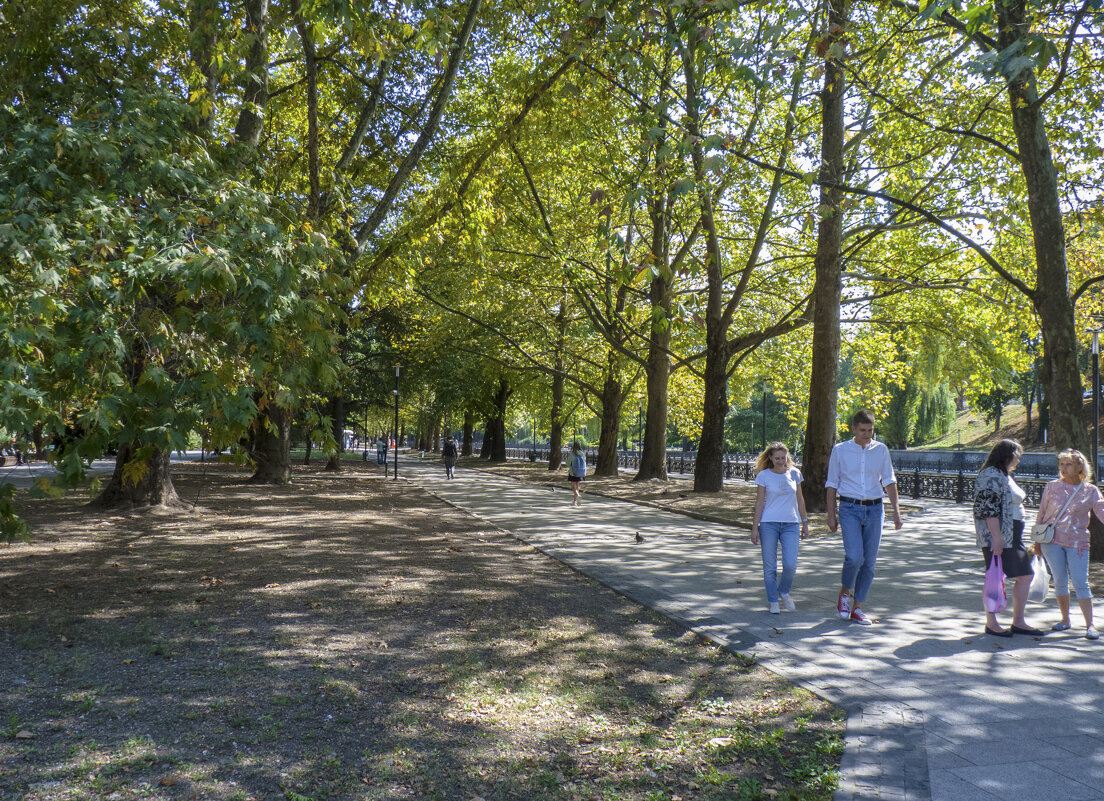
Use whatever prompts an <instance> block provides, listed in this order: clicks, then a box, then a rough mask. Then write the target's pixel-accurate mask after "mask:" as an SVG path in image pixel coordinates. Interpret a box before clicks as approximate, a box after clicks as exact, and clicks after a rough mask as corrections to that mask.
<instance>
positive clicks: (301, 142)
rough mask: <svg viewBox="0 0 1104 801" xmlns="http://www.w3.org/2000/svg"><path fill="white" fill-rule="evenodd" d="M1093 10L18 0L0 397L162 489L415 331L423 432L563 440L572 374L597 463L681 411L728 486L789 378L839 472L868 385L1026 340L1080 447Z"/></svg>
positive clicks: (981, 377)
mask: <svg viewBox="0 0 1104 801" xmlns="http://www.w3.org/2000/svg"><path fill="white" fill-rule="evenodd" d="M1102 25H1104V16H1102V14H1101V8H1100V3H1099V2H1096V1H1095V0H1088V1H1087V2H1085V3H1083V4H1080V5H1073V6H1068V7H1067V6H1060V5H1057V6H1056V5H1054V4H1047V3H1041V2H1036V0H992V2H983V3H974V2H962V1H961V0H949V1H946V2H945V1H944V0H936V2H922V3H920V4H919V5H918V6H912V5H910V4H907V3H891V4H885V3H878V4H873V3H861V2H854V1H853V0H824V2H821V3H817V4H813V5H812V6H809V5H803V4H793V3H787V2H751V3H749V2H738V1H737V0H700V1H693V2H692V1H691V0H668V1H665V2H645V1H644V0H584V2H574V1H573V2H562V3H561V2H551V3H548V2H542V3H535V2H531V1H530V0H510V2H506V3H495V4H486V3H482V2H480V1H479V0H465V2H429V0H400V1H399V2H394V3H371V4H361V3H346V2H330V1H328V0H325V1H322V2H314V1H313V0H240V1H239V0H174V1H173V2H139V1H138V0H101V1H100V2H92V3H76V2H62V3H49V4H39V3H30V2H12V3H8V4H6V5H5V6H4V10H3V16H2V17H0V30H2V31H3V33H4V35H5V39H6V41H8V42H10V46H9V47H8V48H7V49H6V50H5V51H4V52H3V53H0V86H2V88H3V94H2V104H3V105H2V108H0V143H2V159H3V169H2V170H0V264H2V270H0V312H2V314H3V317H4V320H5V326H4V330H3V334H2V336H0V365H2V368H3V369H2V373H0V393H2V403H0V430H2V432H3V433H4V434H5V435H6V436H9V437H15V438H16V439H17V440H19V441H26V442H29V441H30V440H32V439H37V440H38V441H40V442H41V441H49V442H53V443H54V444H56V445H58V447H56V448H55V449H54V450H53V451H52V452H53V454H54V457H53V458H55V460H56V461H57V463H58V465H59V468H61V470H62V478H61V483H63V484H70V485H71V484H75V483H76V482H78V481H79V480H80V478H81V476H82V474H83V470H84V469H85V467H86V466H87V463H88V460H89V459H90V458H92V457H94V456H98V455H99V454H101V453H102V452H104V451H105V450H106V449H116V448H117V449H118V451H119V454H120V456H119V459H118V464H117V470H116V474H115V476H114V477H113V479H112V481H111V482H109V485H108V487H107V488H106V489H104V490H103V491H102V493H101V495H100V501H101V502H103V503H113V502H120V501H126V502H154V503H158V502H165V501H168V500H171V498H172V492H171V480H170V478H169V475H170V474H169V467H168V453H169V451H170V450H171V449H173V448H178V447H181V446H183V444H185V443H186V442H188V441H189V438H190V437H192V436H193V435H194V434H196V433H198V434H200V435H201V436H202V437H203V438H204V439H205V440H206V441H207V442H210V443H212V444H215V445H218V446H231V445H235V444H236V443H239V442H242V441H248V442H249V443H252V444H251V445H250V446H249V447H248V448H246V452H247V453H248V454H249V455H251V456H252V458H255V459H257V460H259V461H260V462H265V461H266V460H271V459H272V458H274V457H273V456H272V453H273V451H272V448H275V449H276V451H281V450H282V451H285V452H286V450H287V447H288V439H287V432H288V431H289V430H290V428H289V426H290V421H291V419H293V418H294V417H296V416H298V417H304V416H306V417H310V418H311V420H312V421H313V422H311V423H310V424H309V425H308V429H309V430H310V431H313V432H315V433H317V432H320V431H323V430H326V431H332V433H333V436H327V437H323V440H325V442H324V446H325V448H326V449H327V450H328V451H329V452H330V453H334V452H335V451H336V450H337V449H339V448H340V447H341V444H342V436H341V432H342V430H343V429H344V428H346V427H347V426H348V425H349V422H350V420H352V421H354V422H355V420H356V419H357V414H355V413H354V412H353V409H354V407H355V408H359V409H361V410H362V411H363V412H364V414H365V416H367V414H368V412H369V411H370V410H372V409H381V408H382V407H383V406H384V405H385V404H387V403H389V402H390V400H391V396H390V390H389V389H381V388H386V387H389V383H388V382H389V381H390V378H389V376H390V375H391V372H390V371H391V365H392V364H394V363H396V362H397V363H399V364H401V365H403V366H404V368H405V369H404V370H403V378H402V381H403V392H402V397H403V398H404V399H405V408H404V410H403V415H404V419H405V420H407V421H408V422H409V425H410V428H411V430H417V431H419V432H429V431H433V430H435V427H437V428H439V427H440V426H441V425H442V424H444V425H445V426H446V428H447V427H451V428H453V429H457V430H459V429H461V428H462V429H463V430H464V431H465V435H470V432H471V429H472V427H473V426H475V427H486V428H487V430H488V432H491V437H490V439H491V442H492V444H494V443H496V442H497V443H498V444H497V445H496V447H497V448H498V449H499V451H496V453H497V452H500V451H501V448H503V447H504V441H505V440H504V439H503V437H504V435H505V432H506V431H507V430H508V429H512V428H514V426H515V425H519V426H520V425H522V423H524V425H525V426H526V427H527V428H528V429H532V428H533V427H534V425H535V426H536V428H537V429H538V430H541V431H542V432H547V434H548V436H549V438H550V440H551V442H552V444H553V450H554V451H556V452H557V454H558V451H559V448H560V446H561V445H562V443H563V433H564V425H565V422H566V421H568V420H569V419H571V418H572V417H573V416H576V417H577V416H578V415H580V414H582V415H584V416H586V417H588V418H590V417H593V418H594V419H597V420H598V421H599V426H600V429H601V433H600V435H598V436H597V437H596V439H597V440H598V445H599V466H598V470H599V472H606V473H609V472H616V470H617V460H616V449H617V447H618V445H619V443H622V444H623V443H624V441H625V440H626V439H627V436H628V431H629V430H632V431H633V438H634V439H635V438H636V437H637V436H638V435H639V437H640V440H641V441H640V446H641V447H642V449H643V451H644V458H643V461H642V466H641V471H640V476H641V477H645V478H648V477H659V478H662V477H664V476H665V465H664V463H663V452H664V450H665V448H666V447H667V444H668V439H669V437H670V438H672V439H673V440H674V439H687V440H692V441H695V442H698V443H699V446H700V447H699V460H698V470H699V475H697V476H696V478H695V485H696V487H697V488H698V489H701V490H711V489H716V488H717V487H718V486H719V481H720V461H719V459H720V455H721V454H722V453H723V451H724V450H725V449H726V448H731V447H735V444H736V443H735V442H734V440H733V434H732V431H733V430H734V429H733V427H732V425H731V424H730V422H729V419H730V417H731V414H732V413H733V412H734V410H733V409H732V406H733V404H735V406H737V407H739V406H741V405H744V406H746V405H748V404H749V403H750V402H751V400H750V399H751V397H752V396H753V395H755V394H757V393H760V392H762V385H763V382H764V381H766V382H767V383H768V386H769V387H770V393H771V398H772V402H773V403H776V404H777V405H778V407H779V409H778V414H779V415H780V416H785V417H786V419H787V420H788V421H789V425H791V426H793V429H794V430H800V429H801V428H802V427H804V429H805V434H804V436H803V437H802V439H804V444H805V446H806V449H807V452H808V454H809V465H808V468H809V470H811V471H812V474H813V475H814V476H815V474H816V470H817V469H818V467H817V465H818V460H820V459H821V458H822V456H823V454H825V453H826V448H828V447H830V445H831V442H832V441H834V438H835V437H836V435H837V431H838V429H839V426H838V419H839V418H838V416H839V415H841V414H846V412H847V411H848V410H850V409H852V408H855V407H857V406H860V405H861V406H869V407H872V408H873V409H874V410H875V412H876V414H877V415H878V416H879V419H880V420H882V421H884V423H885V428H886V430H887V432H892V434H891V437H892V439H894V440H896V441H900V442H901V443H911V442H913V441H914V438H915V436H916V432H917V431H920V430H934V429H933V426H937V425H938V420H939V419H941V417H940V416H941V415H945V410H946V408H947V404H948V403H949V400H948V399H949V398H952V397H961V398H967V399H974V400H976V401H978V402H980V403H984V402H986V401H989V402H992V399H993V398H994V397H998V396H999V395H1000V393H1001V392H1005V393H1006V394H1007V393H1017V392H1020V390H1019V389H1017V388H1016V387H1017V384H1016V382H1017V381H1019V379H1018V378H1017V376H1020V375H1022V374H1023V373H1024V371H1026V370H1028V369H1029V368H1030V369H1035V368H1034V367H1032V365H1035V364H1036V361H1037V362H1038V376H1039V380H1038V384H1039V386H1040V388H1041V389H1040V393H1039V394H1040V404H1043V405H1045V406H1046V408H1047V412H1048V418H1047V419H1048V420H1049V426H1050V429H1051V431H1050V441H1052V442H1057V444H1059V445H1071V446H1081V447H1084V446H1085V443H1087V441H1088V440H1087V434H1086V430H1085V426H1084V423H1083V422H1082V419H1081V417H1080V413H1081V388H1082V382H1083V377H1084V371H1085V369H1086V364H1085V360H1084V358H1083V354H1084V352H1085V349H1086V344H1087V341H1088V334H1087V330H1088V328H1089V327H1090V326H1091V320H1092V319H1093V318H1092V315H1100V314H1102V313H1104V292H1102V291H1101V286H1102V284H1104V267H1102V261H1101V253H1102V248H1104V245H1102V244H1101V242H1102V240H1101V230H1102V223H1104V218H1102V209H1104V206H1102V189H1104V169H1102V167H1104V164H1102V159H1101V156H1102V154H1104V141H1102V140H1101V138H1100V133H1099V132H1100V131H1101V130H1104V119H1102V116H1104V112H1102V108H1104V80H1102V79H1101V75H1104V70H1102V69H1101V66H1102V64H1101V61H1102V58H1104V47H1102V42H1101V27H1102ZM841 365H842V367H843V371H842V372H841ZM376 417H378V422H377V423H376V425H378V426H381V427H382V426H386V423H385V422H384V419H385V418H384V417H382V416H380V415H376ZM642 417H646V425H644V420H642V419H641V420H638V419H637V418H642ZM360 425H361V426H364V423H363V422H362V423H360ZM638 427H639V428H640V429H641V430H640V431H639V432H638V431H637V428H638ZM496 432H497V433H496ZM363 433H364V434H365V435H368V433H369V432H367V431H365V432H363ZM426 436H428V434H427V435H426ZM530 436H532V432H531V431H530ZM243 438H244V439H243ZM269 440H270V441H269ZM266 442H268V444H265V443H266ZM235 447H237V446H236V445H235ZM266 448H267V449H268V450H267V451H266ZM266 453H267V454H268V455H266ZM278 461H279V459H277V462H278ZM285 464H286V459H285ZM556 464H558V456H553V463H552V464H551V466H552V467H555V466H556ZM277 466H278V465H277ZM334 466H335V467H336V466H338V465H337V463H336V462H335V465H334ZM262 474H263V475H267V476H269V477H270V478H274V480H286V478H287V476H288V475H289V473H288V472H287V471H286V469H284V470H280V469H277V470H275V471H273V472H268V473H266V472H265V471H263V470H258V475H259V476H261V475H262ZM113 488H114V489H113ZM44 489H45V488H44ZM3 498H10V493H8V494H6V495H4V496H3V497H2V498H0V504H2V505H0V513H2V514H3V518H4V523H3V524H4V527H5V532H6V533H8V534H9V535H11V534H15V533H18V532H19V531H20V524H19V522H18V520H17V519H16V518H15V517H14V516H13V515H12V513H11V507H10V503H9V502H8V501H5V500H3ZM814 500H815V499H814Z"/></svg>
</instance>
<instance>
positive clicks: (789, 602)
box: [782, 595, 797, 612]
mask: <svg viewBox="0 0 1104 801" xmlns="http://www.w3.org/2000/svg"><path fill="white" fill-rule="evenodd" d="M782 605H783V606H784V607H786V611H787V612H792V611H793V610H795V609H797V607H796V606H794V602H793V598H791V597H790V596H789V595H783V596H782Z"/></svg>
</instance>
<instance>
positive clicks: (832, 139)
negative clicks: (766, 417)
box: [801, 0, 846, 512]
mask: <svg viewBox="0 0 1104 801" xmlns="http://www.w3.org/2000/svg"><path fill="white" fill-rule="evenodd" d="M845 22H846V16H845V14H844V0H831V2H830V3H829V11H828V24H827V28H828V30H829V31H842V30H843V26H844V24H845ZM836 37H837V34H836V33H829V34H828V40H829V42H830V43H835V40H836ZM844 89H845V84H844V72H843V65H842V64H841V63H840V60H839V59H837V58H832V57H829V58H826V59H825V61H824V88H823V90H822V91H821V93H820V99H821V109H822V111H821V141H820V206H821V217H820V223H819V227H818V229H817V250H816V257H815V260H814V269H815V272H816V278H815V280H814V284H813V359H812V367H811V370H810V378H809V415H808V418H807V419H806V422H805V446H804V449H803V452H802V464H801V472H802V475H803V479H804V480H803V481H802V482H801V491H802V494H803V495H804V496H805V507H806V509H808V510H809V511H811V512H822V511H824V509H825V508H826V490H825V488H824V482H825V481H826V480H827V478H828V459H829V457H830V456H831V454H832V446H833V445H835V444H836V415H837V408H836V406H837V402H838V399H839V355H840V319H839V311H840V298H841V294H842V289H843V283H842V282H843V279H842V264H841V260H842V255H841V252H842V243H843V214H842V212H841V209H840V199H841V192H840V191H839V189H837V188H836V184H837V182H838V181H839V180H840V177H841V175H842V173H843V144H844V138H843V136H844V134H843V122H844V120H843V95H844Z"/></svg>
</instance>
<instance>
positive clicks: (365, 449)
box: [364, 398, 368, 462]
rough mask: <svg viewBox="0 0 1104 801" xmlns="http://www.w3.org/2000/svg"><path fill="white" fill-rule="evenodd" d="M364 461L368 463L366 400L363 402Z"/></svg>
mask: <svg viewBox="0 0 1104 801" xmlns="http://www.w3.org/2000/svg"><path fill="white" fill-rule="evenodd" d="M364 461H366V462H367V461H368V400H367V398H366V399H365V401H364Z"/></svg>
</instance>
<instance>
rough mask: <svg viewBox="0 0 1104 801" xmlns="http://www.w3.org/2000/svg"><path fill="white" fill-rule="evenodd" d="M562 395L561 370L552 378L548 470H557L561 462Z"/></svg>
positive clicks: (562, 380)
mask: <svg viewBox="0 0 1104 801" xmlns="http://www.w3.org/2000/svg"><path fill="white" fill-rule="evenodd" d="M563 394H564V378H563V371H562V369H557V370H556V374H555V375H554V376H552V409H551V411H550V412H549V415H550V418H551V422H550V423H549V424H548V469H549V470H559V469H560V464H561V463H562V462H563V427H564V424H563Z"/></svg>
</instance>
